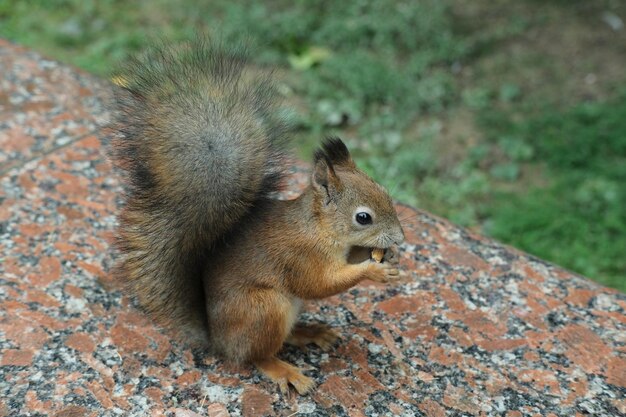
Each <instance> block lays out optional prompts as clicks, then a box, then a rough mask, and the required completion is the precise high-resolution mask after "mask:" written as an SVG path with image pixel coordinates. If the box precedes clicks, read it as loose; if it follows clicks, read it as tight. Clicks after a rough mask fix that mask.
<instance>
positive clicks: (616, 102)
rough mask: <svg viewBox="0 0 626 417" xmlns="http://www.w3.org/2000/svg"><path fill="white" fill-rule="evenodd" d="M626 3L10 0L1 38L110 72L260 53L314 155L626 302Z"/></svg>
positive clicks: (4, 4) (3, 3)
mask: <svg viewBox="0 0 626 417" xmlns="http://www.w3.org/2000/svg"><path fill="white" fill-rule="evenodd" d="M625 21H626V4H625V3H624V2H623V1H621V0H596V1H594V2H589V1H584V0H567V1H566V0H545V1H539V0H517V1H513V0H500V1H498V2H493V1H487V0H472V1H470V0H455V1H453V0H419V1H417V0H412V1H408V0H407V1H402V0H385V1H374V0H353V1H348V2H336V1H329V0H320V1H315V2H313V1H304V0H296V1H293V0H292V1H287V0H272V1H266V2H258V1H229V0H212V1H200V0H169V1H165V0H151V1H148V0H137V1H133V2H128V1H122V0H98V1H95V0H92V1H89V0H56V1H51V0H21V1H11V0H0V36H2V37H5V38H8V39H11V40H14V41H16V42H19V43H21V44H25V45H28V46H31V47H32V48H34V49H36V50H39V51H41V52H43V53H44V54H46V55H48V56H51V57H53V58H56V59H58V60H61V61H64V62H68V63H71V64H74V65H77V66H79V67H81V68H84V69H86V70H88V71H91V72H93V73H95V74H98V75H101V76H109V75H110V73H111V71H112V69H113V68H114V67H115V65H116V63H117V62H120V61H123V60H124V59H125V58H126V57H127V56H128V55H129V54H132V53H134V52H136V51H138V50H141V49H142V48H143V47H145V46H146V45H147V44H149V43H150V42H153V41H154V40H155V39H161V38H166V39H170V40H174V41H176V40H184V39H189V38H191V37H193V36H194V34H195V33H196V32H198V31H200V32H203V33H208V34H213V35H217V36H219V37H221V38H222V39H224V40H226V41H238V40H242V39H245V40H247V42H248V43H250V44H252V47H253V50H254V51H255V52H254V59H255V61H256V64H257V65H259V66H260V67H264V66H267V67H272V68H278V71H277V74H278V77H279V79H280V81H281V83H280V87H281V91H282V93H283V95H284V96H285V103H286V107H287V108H289V109H290V116H291V120H292V121H293V124H294V128H295V130H296V136H297V138H296V141H297V142H296V143H297V146H298V148H299V149H300V150H301V152H302V155H301V156H303V157H308V155H309V154H310V152H311V150H312V149H313V147H315V145H316V144H317V143H318V141H319V138H320V137H321V136H323V135H326V134H331V133H333V134H338V135H340V136H341V137H343V138H345V139H346V141H347V142H348V144H349V146H350V147H351V148H352V149H354V152H355V154H356V157H357V158H358V161H359V164H360V165H361V166H363V167H364V168H365V169H366V170H367V171H368V172H369V173H370V174H371V175H373V176H374V177H375V178H376V179H377V180H379V181H380V182H382V183H383V184H385V185H386V186H388V187H389V188H391V189H392V191H393V194H394V197H396V198H398V199H400V200H402V201H405V202H407V203H410V204H413V205H417V206H419V207H421V208H424V209H426V210H429V211H432V212H434V213H436V214H439V215H441V216H444V217H447V218H450V219H451V220H452V221H454V222H456V223H458V224H461V225H463V226H466V227H469V228H472V229H474V230H477V231H479V232H481V233H485V234H487V235H490V236H494V237H496V238H498V239H499V240H501V241H503V242H506V243H510V244H512V245H514V246H516V247H519V248H521V249H523V250H526V251H528V252H530V253H532V254H535V255H538V256H540V257H542V258H545V259H548V260H550V261H553V262H555V263H557V264H560V265H563V266H565V267H567V268H569V269H572V270H574V271H577V272H580V273H582V274H584V275H587V276H589V277H590V278H592V279H595V280H597V281H599V282H602V283H604V284H606V285H609V286H612V287H615V288H619V289H621V290H622V291H626V255H625V252H626V185H625V184H626V28H625V27H624V22H625Z"/></svg>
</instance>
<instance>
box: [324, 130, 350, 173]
mask: <svg viewBox="0 0 626 417" xmlns="http://www.w3.org/2000/svg"><path fill="white" fill-rule="evenodd" d="M320 151H321V152H322V153H323V154H324V155H325V156H326V158H327V159H328V160H329V161H330V163H331V164H332V165H333V166H335V167H343V168H348V169H352V168H355V167H356V166H355V165H354V161H353V160H352V156H350V151H348V148H347V147H346V145H345V144H344V143H343V141H342V140H341V139H339V138H338V137H332V136H331V137H328V138H326V139H325V140H324V142H322V148H321V149H320Z"/></svg>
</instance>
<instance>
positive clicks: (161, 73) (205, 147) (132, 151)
mask: <svg viewBox="0 0 626 417" xmlns="http://www.w3.org/2000/svg"><path fill="white" fill-rule="evenodd" d="M118 80H121V84H123V86H124V88H123V90H122V91H120V92H119V94H118V100H117V103H118V109H117V112H116V114H117V120H116V126H117V132H118V134H117V137H116V138H115V139H114V141H113V146H112V159H113V161H114V163H115V164H116V165H117V166H118V167H119V168H121V169H122V170H123V171H124V172H125V173H126V174H127V175H126V176H125V180H126V186H127V196H126V204H125V207H124V209H123V211H122V212H121V214H120V216H119V229H118V234H117V241H118V249H119V251H120V252H121V254H122V259H121V262H120V264H119V266H120V272H121V274H122V276H123V277H124V279H125V281H126V282H127V283H128V288H129V289H130V291H131V293H132V294H133V295H134V296H135V297H136V298H137V300H138V302H139V303H140V305H141V306H142V307H143V308H144V309H145V310H147V312H148V313H149V314H151V315H152V316H153V317H154V318H155V319H157V320H158V321H159V322H160V323H162V324H165V325H169V326H171V327H173V328H175V329H178V330H179V331H182V332H183V333H186V334H187V335H188V336H191V337H192V338H193V339H195V340H197V341H200V342H203V340H202V339H203V338H204V334H205V332H204V329H205V328H206V325H205V323H206V319H205V313H204V312H205V306H204V295H203V294H204V291H203V288H202V279H201V267H202V264H203V263H204V262H205V261H206V258H207V256H208V254H210V252H211V248H212V247H214V245H215V244H216V243H217V242H219V241H220V240H221V238H223V237H224V236H225V235H226V234H227V233H228V231H229V230H230V229H231V228H232V227H233V226H234V225H236V224H237V223H238V222H240V221H241V220H242V218H243V217H245V216H246V215H248V214H249V213H251V212H252V211H254V208H255V206H256V205H257V204H259V203H260V201H261V200H263V199H265V198H267V196H268V194H269V193H272V192H274V191H276V189H277V184H278V181H279V180H280V177H281V174H282V167H283V166H284V157H283V151H282V149H283V148H284V146H283V144H284V140H283V138H284V136H285V135H284V132H285V126H284V124H283V123H282V121H281V120H279V119H276V118H275V117H274V114H275V112H274V110H275V109H274V88H273V85H272V82H271V81H270V80H269V79H268V78H267V77H263V76H254V75H253V74H250V73H249V67H247V66H246V53H245V50H244V49H243V48H241V47H238V48H235V49H227V48H225V47H223V46H222V45H216V44H214V43H210V42H204V41H202V40H196V41H194V42H190V43H188V44H185V45H182V46H177V47H173V46H169V47H168V46H162V47H157V48H154V49H152V50H150V51H148V52H147V53H145V54H144V55H142V56H140V57H138V58H135V59H133V60H131V61H130V62H129V63H128V65H125V67H124V68H123V70H122V71H121V72H120V74H119V75H118Z"/></svg>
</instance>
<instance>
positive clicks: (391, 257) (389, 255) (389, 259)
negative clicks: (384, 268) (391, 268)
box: [383, 245, 400, 265]
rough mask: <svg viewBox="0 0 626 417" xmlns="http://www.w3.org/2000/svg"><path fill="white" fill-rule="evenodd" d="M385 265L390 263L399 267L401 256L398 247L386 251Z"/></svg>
mask: <svg viewBox="0 0 626 417" xmlns="http://www.w3.org/2000/svg"><path fill="white" fill-rule="evenodd" d="M383 263H390V264H392V265H398V264H399V263H400V254H399V251H398V247H397V246H395V245H394V246H392V247H390V248H387V249H386V250H385V256H384V257H383Z"/></svg>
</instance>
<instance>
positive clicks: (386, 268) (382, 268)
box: [368, 262, 400, 283]
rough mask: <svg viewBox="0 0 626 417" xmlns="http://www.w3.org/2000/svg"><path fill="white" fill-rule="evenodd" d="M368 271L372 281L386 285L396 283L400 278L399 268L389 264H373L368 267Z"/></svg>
mask: <svg viewBox="0 0 626 417" xmlns="http://www.w3.org/2000/svg"><path fill="white" fill-rule="evenodd" d="M368 269H369V274H368V278H369V279H370V280H372V281H376V282H383V283H386V282H389V281H394V280H396V279H398V278H399V277H400V270H399V269H398V267H397V266H396V265H392V264H390V263H387V262H383V263H380V264H379V263H376V262H372V263H370V265H368Z"/></svg>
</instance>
